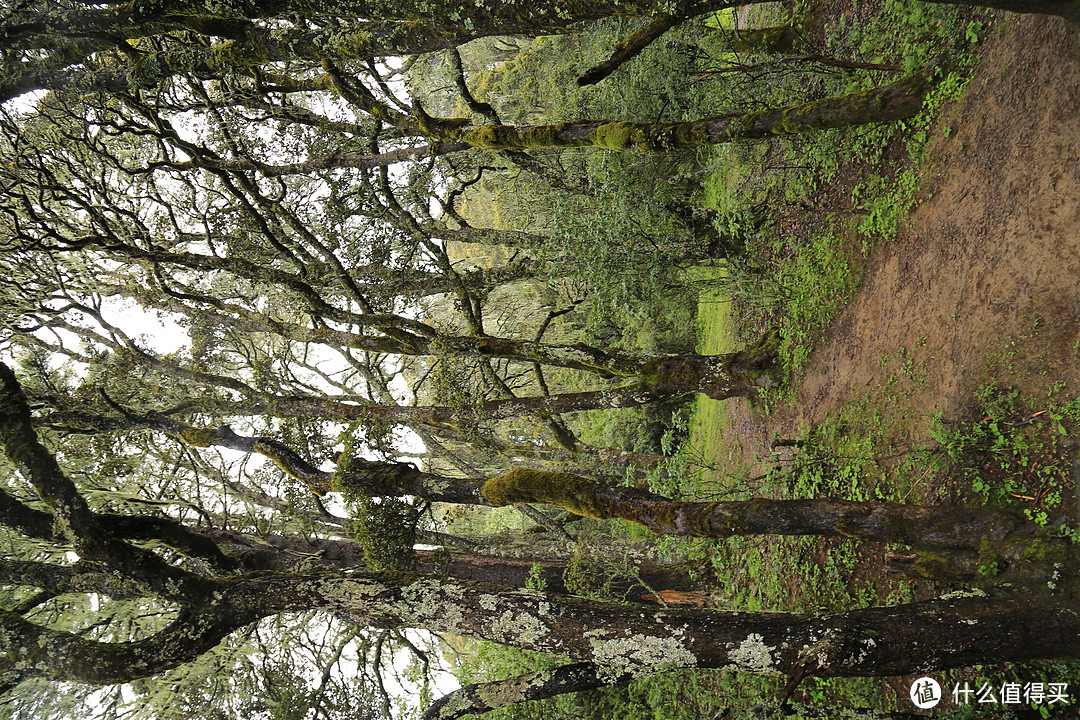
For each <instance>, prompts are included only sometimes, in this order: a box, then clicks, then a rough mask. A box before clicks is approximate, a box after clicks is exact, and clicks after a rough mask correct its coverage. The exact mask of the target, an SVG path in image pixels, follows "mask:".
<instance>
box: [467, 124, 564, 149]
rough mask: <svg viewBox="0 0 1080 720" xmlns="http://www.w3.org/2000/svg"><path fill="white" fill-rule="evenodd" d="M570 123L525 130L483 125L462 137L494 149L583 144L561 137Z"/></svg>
mask: <svg viewBox="0 0 1080 720" xmlns="http://www.w3.org/2000/svg"><path fill="white" fill-rule="evenodd" d="M568 125H569V123H555V124H553V125H541V126H538V127H533V128H529V129H527V130H523V131H519V130H518V129H517V128H516V127H513V126H509V125H482V126H480V127H478V128H476V129H474V130H470V131H469V132H467V133H465V135H464V136H463V137H462V138H461V139H462V140H464V141H465V142H467V143H469V144H470V145H472V146H473V147H482V148H485V149H487V150H494V151H501V150H519V151H523V150H532V149H536V148H543V147H575V146H577V145H581V144H583V143H581V142H575V141H572V140H563V139H561V138H560V137H559V133H561V132H562V131H564V130H565V129H566V128H567V126H568Z"/></svg>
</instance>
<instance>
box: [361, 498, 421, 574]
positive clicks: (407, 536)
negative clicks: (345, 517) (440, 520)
mask: <svg viewBox="0 0 1080 720" xmlns="http://www.w3.org/2000/svg"><path fill="white" fill-rule="evenodd" d="M350 506H351V507H350V510H351V514H352V516H353V519H354V522H353V526H352V530H353V533H355V536H356V542H357V544H359V545H360V547H361V548H362V549H363V551H364V561H365V562H366V563H367V564H368V566H369V567H370V568H371V569H372V570H378V571H402V570H411V569H413V567H414V565H415V563H416V556H415V553H413V545H414V544H415V542H416V525H417V523H418V521H419V519H420V513H419V511H418V510H417V508H415V507H414V506H413V505H411V504H409V503H407V502H405V501H403V500H398V499H396V498H379V499H378V500H375V499H373V498H369V497H359V498H356V499H355V500H354V501H353V502H352V503H350Z"/></svg>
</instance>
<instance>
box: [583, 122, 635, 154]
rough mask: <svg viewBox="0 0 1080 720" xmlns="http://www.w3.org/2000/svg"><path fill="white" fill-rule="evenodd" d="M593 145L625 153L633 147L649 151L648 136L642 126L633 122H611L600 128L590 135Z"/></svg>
mask: <svg viewBox="0 0 1080 720" xmlns="http://www.w3.org/2000/svg"><path fill="white" fill-rule="evenodd" d="M588 139H589V142H590V144H591V145H595V146H596V147H602V148H606V149H608V150H615V151H616V152H624V151H626V150H630V149H631V148H633V147H638V148H642V149H647V146H648V136H647V135H646V133H645V131H644V130H643V129H642V127H641V125H639V124H638V123H632V122H611V123H606V124H604V125H601V126H599V127H598V128H596V129H595V130H593V131H592V132H591V133H589V135H588Z"/></svg>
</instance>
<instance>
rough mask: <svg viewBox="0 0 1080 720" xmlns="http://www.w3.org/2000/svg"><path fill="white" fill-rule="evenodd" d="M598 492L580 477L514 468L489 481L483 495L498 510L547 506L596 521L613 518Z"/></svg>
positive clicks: (587, 480) (485, 484)
mask: <svg viewBox="0 0 1080 720" xmlns="http://www.w3.org/2000/svg"><path fill="white" fill-rule="evenodd" d="M596 491H597V485H596V483H594V482H593V481H592V480H589V479H588V478H583V477H581V476H579V475H570V474H568V473H559V472H549V471H546V470H530V469H528V468H514V469H513V470H511V471H510V472H508V473H504V474H502V475H499V476H497V477H493V478H491V479H490V480H488V481H487V482H485V483H484V486H483V487H482V488H481V489H480V494H481V495H483V497H484V499H485V500H486V501H487V502H488V503H490V504H491V505H492V506H494V507H502V506H504V505H513V504H515V503H543V504H546V505H555V506H556V507H561V508H562V509H564V510H567V511H569V512H572V513H574V514H575V515H581V516H582V517H589V518H594V519H596V520H603V519H605V518H609V517H611V512H610V508H609V504H608V503H606V502H604V501H603V500H601V499H600V498H599V497H598V496H597V492H596Z"/></svg>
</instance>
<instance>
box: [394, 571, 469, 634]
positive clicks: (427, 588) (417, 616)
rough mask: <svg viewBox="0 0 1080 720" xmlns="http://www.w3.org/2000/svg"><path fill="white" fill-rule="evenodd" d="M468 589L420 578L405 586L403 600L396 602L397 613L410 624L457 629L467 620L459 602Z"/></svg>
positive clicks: (435, 628) (441, 628)
mask: <svg viewBox="0 0 1080 720" xmlns="http://www.w3.org/2000/svg"><path fill="white" fill-rule="evenodd" d="M464 596H465V591H464V590H463V589H462V588H460V587H458V586H457V585H453V584H451V583H445V584H444V583H440V582H439V581H437V580H418V581H416V582H414V583H412V584H411V585H408V586H406V587H405V588H402V591H401V598H402V599H401V600H400V601H399V602H396V603H393V609H394V614H396V615H397V616H398V617H399V618H401V619H402V621H403V622H404V623H405V624H406V625H408V626H410V627H427V628H430V629H432V630H436V631H446V632H456V631H457V627H458V624H459V623H461V621H462V620H464V619H465V613H464V611H463V610H462V608H461V605H460V603H459V601H460V600H461V599H462V598H464Z"/></svg>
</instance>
